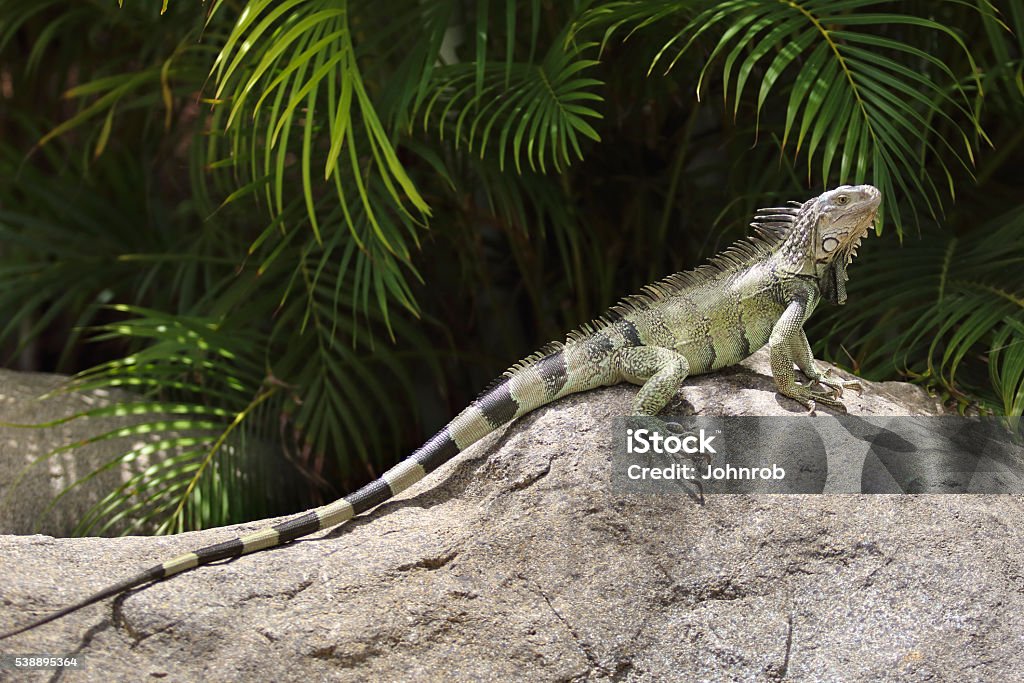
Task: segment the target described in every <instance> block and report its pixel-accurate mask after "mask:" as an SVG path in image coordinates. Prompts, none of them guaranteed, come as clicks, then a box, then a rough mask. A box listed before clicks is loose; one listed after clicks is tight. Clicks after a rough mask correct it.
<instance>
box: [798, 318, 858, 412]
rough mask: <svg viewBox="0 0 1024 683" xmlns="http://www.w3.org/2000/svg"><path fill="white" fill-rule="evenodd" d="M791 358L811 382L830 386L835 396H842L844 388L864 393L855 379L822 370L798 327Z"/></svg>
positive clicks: (828, 369)
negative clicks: (840, 377)
mask: <svg viewBox="0 0 1024 683" xmlns="http://www.w3.org/2000/svg"><path fill="white" fill-rule="evenodd" d="M793 360H794V361H795V362H796V366H797V367H798V368H800V370H801V372H803V373H804V374H805V375H807V378H808V379H810V380H811V381H812V382H818V383H819V384H822V385H824V386H827V387H831V389H832V390H833V392H834V393H835V397H836V398H842V396H843V390H844V389H853V390H854V391H856V392H857V393H858V394H862V393H864V387H863V385H861V383H860V382H858V381H857V380H844V379H839V378H838V377H833V376H832V369H831V368H826V369H825V370H822V369H821V368H819V367H818V364H817V363H816V362H815V361H814V354H813V353H811V343H810V342H809V341H808V340H807V333H806V332H804V330H803V328H802V327H801V328H800V334H799V335H797V338H796V339H795V340H793Z"/></svg>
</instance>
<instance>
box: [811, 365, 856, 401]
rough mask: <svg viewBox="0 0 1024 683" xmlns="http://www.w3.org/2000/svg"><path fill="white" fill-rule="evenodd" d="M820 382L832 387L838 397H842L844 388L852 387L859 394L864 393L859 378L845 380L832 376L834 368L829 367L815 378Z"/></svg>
mask: <svg viewBox="0 0 1024 683" xmlns="http://www.w3.org/2000/svg"><path fill="white" fill-rule="evenodd" d="M815 379H816V381H817V382H818V383H819V384H822V385H824V386H826V387H828V388H829V389H831V391H832V393H833V395H834V396H835V397H836V398H842V396H843V390H844V389H852V390H853V391H856V392H857V395H858V396H863V395H864V386H863V385H862V384H861V383H860V382H858V381H857V380H845V379H838V378H835V377H832V368H828V369H826V370H825V372H823V373H821V375H819V376H818V377H816V378H815Z"/></svg>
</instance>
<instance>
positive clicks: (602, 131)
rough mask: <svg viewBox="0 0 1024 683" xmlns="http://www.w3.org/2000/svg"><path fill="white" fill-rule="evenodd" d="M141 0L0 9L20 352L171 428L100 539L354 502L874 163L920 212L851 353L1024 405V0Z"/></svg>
mask: <svg viewBox="0 0 1024 683" xmlns="http://www.w3.org/2000/svg"><path fill="white" fill-rule="evenodd" d="M123 4H124V6H123V7H119V6H118V3H116V2H114V0H76V1H74V2H72V1H70V0H0V141H2V142H0V352H2V356H0V363H3V364H4V365H6V366H8V367H11V368H19V369H25V370H41V371H48V372H50V371H58V372H65V373H75V374H78V377H79V385H80V386H85V387H89V386H120V387H127V388H129V389H132V390H134V391H135V392H137V393H138V394H139V395H140V396H141V397H143V400H141V401H140V403H138V404H137V405H135V406H134V407H133V408H132V410H133V411H134V412H135V413H137V414H138V415H139V418H138V419H139V420H140V421H141V423H142V425H141V426H140V427H139V431H140V433H142V432H143V431H151V430H156V431H158V432H160V433H164V432H166V436H165V437H164V438H163V439H162V440H160V441H157V442H155V443H150V445H148V446H146V448H147V449H149V451H151V452H152V453H154V454H156V455H158V456H159V457H158V458H157V460H156V461H155V463H156V464H154V466H153V467H152V468H150V470H149V471H147V472H146V473H145V474H144V475H140V477H138V478H136V479H135V480H133V481H131V482H128V483H127V484H126V485H125V486H123V487H122V488H121V489H119V490H118V491H113V492H111V495H110V496H109V497H108V498H107V499H106V500H105V501H104V502H103V503H102V504H100V505H99V506H97V508H96V509H95V510H94V511H93V514H91V515H90V516H89V518H88V519H86V520H83V524H82V526H81V528H80V531H81V532H83V533H101V532H103V530H104V529H105V525H106V524H107V522H109V521H110V520H111V519H115V518H117V517H118V516H128V517H135V518H138V519H139V520H140V521H153V520H155V521H157V522H159V523H161V524H162V527H161V528H162V530H164V531H174V530H181V529H187V528H197V527H202V526H209V525H214V524H223V523H228V522H231V521H237V520H241V519H248V518H252V517H256V516H260V515H265V514H272V513H275V512H282V511H285V510H291V509H296V508H300V507H305V506H307V505H308V504H310V503H317V502H321V501H323V500H327V499H332V498H334V497H335V496H337V495H339V494H340V493H342V492H344V491H347V490H351V489H352V488H353V487H355V486H357V485H358V484H360V483H362V482H364V481H366V480H368V479H369V478H371V477H372V476H374V475H378V474H379V473H380V472H381V471H382V470H383V469H384V468H385V467H386V466H387V465H388V464H389V463H392V462H394V461H395V460H396V459H397V458H399V457H401V456H403V455H404V454H406V453H407V452H408V451H410V450H411V449H412V448H414V447H415V446H416V445H418V443H419V442H421V441H422V440H423V438H424V437H425V436H429V434H430V433H432V431H433V430H435V429H436V428H438V427H439V426H440V425H441V424H443V423H444V421H445V420H446V419H447V418H449V417H450V416H452V415H453V414H455V413H456V412H457V411H458V410H460V409H461V408H462V407H463V406H464V405H465V404H466V403H467V402H468V401H469V400H470V399H471V398H472V397H473V396H474V394H475V393H476V392H477V391H478V390H479V389H480V388H481V387H482V386H483V385H485V384H486V383H487V382H488V380H489V379H490V378H492V377H493V376H494V375H496V374H497V373H499V372H500V371H502V370H503V369H504V368H505V367H507V366H509V365H511V364H512V362H513V361H515V360H516V359H518V358H519V357H522V356H524V355H526V354H527V353H529V352H530V351H532V350H533V349H535V348H537V347H538V346H540V345H541V344H542V343H543V342H546V341H549V340H551V339H560V338H563V337H564V333H565V331H566V330H568V329H570V328H572V327H574V326H577V325H579V324H580V323H582V322H585V321H587V320H588V319H590V318H593V317H595V316H596V315H598V314H599V313H601V311H602V310H603V309H604V308H605V307H607V306H608V305H610V304H612V303H614V302H615V300H616V299H618V298H619V297H620V296H622V295H624V294H627V293H630V292H632V291H635V290H637V289H638V288H639V287H640V286H641V285H643V284H645V283H647V282H650V281H652V280H655V279H658V278H660V277H663V276H664V275H666V274H668V273H671V272H673V271H674V270H678V269H682V268H687V267H691V266H694V265H696V264H698V263H699V262H700V261H701V260H702V259H703V258H705V257H707V256H709V255H711V254H713V253H714V252H716V251H717V250H719V249H721V248H723V247H724V246H726V245H727V244H728V243H730V242H731V241H733V240H735V239H738V238H740V237H742V236H743V235H745V234H746V230H747V228H746V225H747V222H748V221H749V218H750V216H751V215H752V213H753V211H754V209H756V208H757V207H759V206H766V205H768V206H770V205H777V204H778V203H780V202H784V201H785V200H789V199H797V200H804V199H806V198H808V197H810V196H812V195H814V194H817V193H819V192H821V191H822V190H823V189H826V188H828V187H831V186H834V185H837V184H840V183H860V182H869V183H873V184H876V185H878V186H879V187H880V188H881V189H882V190H883V192H884V195H885V198H884V204H883V209H884V217H883V220H882V221H881V222H880V226H879V229H880V231H881V235H880V237H877V238H872V239H871V240H869V241H868V242H866V243H865V246H864V247H863V248H862V250H861V253H860V257H859V258H858V259H857V261H856V262H855V263H854V265H853V267H852V268H851V271H850V274H851V282H850V288H849V293H850V302H849V304H848V305H846V306H845V307H843V308H836V309H832V310H826V309H822V310H820V311H819V312H818V313H817V315H816V318H815V321H814V323H813V328H812V329H811V330H810V334H809V336H810V337H811V339H812V341H814V342H816V343H817V349H816V350H817V353H818V355H819V356H822V357H825V358H828V359H830V360H833V361H835V362H837V363H839V364H840V365H842V366H845V367H847V368H851V369H853V370H855V371H856V372H858V373H860V374H862V375H863V376H865V377H868V378H871V379H910V380H913V381H916V382H920V383H922V384H924V385H927V386H929V387H931V388H933V389H934V390H935V391H937V392H940V393H941V394H942V395H943V397H945V398H946V399H947V400H949V401H950V402H951V403H955V404H957V405H959V406H960V407H961V408H966V407H968V406H972V407H974V408H976V409H981V410H985V411H991V412H995V413H997V414H1006V415H1017V416H1019V415H1020V414H1021V412H1022V410H1024V385H1022V382H1024V343H1022V342H1024V314H1022V309H1024V279H1022V277H1021V273H1022V269H1024V78H1022V70H1024V61H1022V49H1021V48H1022V40H1024V7H1022V3H1020V2H1017V1H1015V0H1003V1H1002V2H994V3H992V4H989V3H987V2H984V1H979V2H976V3H974V2H953V1H947V2H936V1H934V0H930V1H927V2H915V1H906V2H876V1H868V0H834V1H828V0H794V1H793V2H788V1H779V0H732V1H730V2H721V3H719V2H704V1H697V0H674V1H673V0H664V1H661V0H659V1H649V2H599V1H594V2H568V1H567V2H561V1H559V2H552V1H549V0H544V1H542V0H525V1H522V2H518V3H513V2H509V3H504V2H497V1H489V0H406V1H401V2H399V1H396V2H379V1H368V0H348V1H346V0H274V1H272V2H271V1H268V0H247V1H246V0H223V1H215V2H206V3H201V2H198V1H197V0H169V1H167V2H165V3H163V4H164V7H163V8H161V7H160V4H161V3H157V2H150V1H145V2H144V1H141V0H127V1H126V2H124V3H123ZM162 9H163V10H165V11H161V10H162ZM121 408H122V409H124V407H123V406H122V407H121ZM85 419H87V417H86V418H85ZM97 438H105V435H98V436H97ZM255 452H263V453H267V452H269V453H270V454H271V457H272V459H273V462H275V463H279V464H278V465H275V466H274V467H271V468H269V469H268V468H266V467H263V466H257V463H255V462H254V461H253V456H252V453H255ZM141 454H143V453H142V452H132V453H126V454H125V456H124V457H125V458H132V457H137V456H139V455H141ZM288 472H291V473H292V474H290V475H289V474H287V473H288ZM295 473H298V475H296V474H295ZM283 482H291V483H290V484H288V485H285V484H284V483H283Z"/></svg>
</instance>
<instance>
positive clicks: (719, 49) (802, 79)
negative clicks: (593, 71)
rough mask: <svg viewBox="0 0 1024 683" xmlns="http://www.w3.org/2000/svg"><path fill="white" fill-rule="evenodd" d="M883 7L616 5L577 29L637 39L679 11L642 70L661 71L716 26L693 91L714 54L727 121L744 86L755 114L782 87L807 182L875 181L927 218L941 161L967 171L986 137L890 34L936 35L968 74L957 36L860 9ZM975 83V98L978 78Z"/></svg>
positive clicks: (937, 194) (952, 81)
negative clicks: (728, 102)
mask: <svg viewBox="0 0 1024 683" xmlns="http://www.w3.org/2000/svg"><path fill="white" fill-rule="evenodd" d="M882 4H885V3H882V2H879V0H848V1H844V2H830V1H828V0H802V1H800V2H784V3H780V2H775V1H770V0H730V1H729V2H724V3H691V2H657V3H638V2H620V3H610V4H608V5H604V6H602V7H600V8H597V9H594V10H592V11H591V12H590V13H588V14H585V15H584V17H583V18H582V19H581V22H580V25H579V26H578V27H577V30H578V31H582V30H586V29H587V28H590V27H593V26H595V25H606V26H607V28H606V30H605V37H604V40H605V41H606V42H607V40H609V39H610V37H611V36H612V35H613V34H614V33H615V32H616V31H619V30H621V29H623V28H625V27H626V26H630V25H632V26H633V31H632V32H633V33H635V32H637V31H639V30H641V29H643V28H646V27H648V26H650V25H651V24H653V23H654V22H655V21H660V20H663V19H668V18H673V17H676V16H682V17H684V18H685V19H686V23H685V25H684V26H683V28H682V29H680V30H679V31H677V32H676V33H675V34H674V35H672V36H671V38H670V39H668V40H667V41H666V42H665V43H664V45H663V47H662V49H661V51H660V52H659V53H658V55H657V56H656V57H655V59H654V61H653V62H652V64H651V67H650V69H651V70H654V69H655V68H656V67H658V66H659V65H661V66H664V69H665V71H669V70H671V69H672V67H673V66H675V65H676V64H677V63H678V62H679V60H680V59H681V58H682V57H683V56H684V55H687V54H689V53H690V52H691V51H693V50H696V49H699V46H701V45H702V44H703V40H707V39H709V37H710V36H711V35H713V33H714V32H715V30H717V31H718V32H719V35H718V37H717V38H710V42H709V48H708V49H709V52H708V54H707V57H706V58H704V59H702V62H703V66H702V67H701V69H700V79H699V80H698V84H697V93H698V96H700V93H701V89H702V87H703V83H704V81H705V80H706V79H707V78H708V76H709V75H710V74H711V67H712V65H713V64H718V63H719V60H718V58H719V57H721V58H722V60H721V67H720V68H721V72H720V78H721V83H722V92H723V96H724V97H725V98H726V99H729V98H730V97H731V99H732V100H733V113H734V115H735V114H736V113H738V110H739V106H740V103H741V102H743V101H744V93H745V91H746V88H747V86H748V84H750V83H751V82H754V83H756V82H757V81H759V82H760V83H759V85H758V86H757V99H756V105H755V112H756V115H757V116H758V117H760V116H761V114H762V112H763V111H764V107H765V105H766V103H767V102H768V98H769V95H770V94H771V92H772V91H773V90H774V89H775V87H776V85H777V84H780V83H784V84H786V85H787V86H788V89H789V98H788V103H787V104H786V105H785V109H784V111H785V123H784V126H783V133H782V143H781V145H782V147H783V149H785V148H786V147H787V146H788V144H789V142H790V140H793V143H794V145H795V152H794V154H795V155H797V156H799V155H800V153H801V152H803V155H804V156H805V157H806V159H807V170H808V177H809V178H810V177H812V176H815V175H816V176H817V177H818V178H819V179H820V180H819V181H820V182H821V183H822V184H823V185H826V186H830V185H834V184H837V183H861V182H871V183H872V184H874V185H876V186H877V187H879V188H880V189H881V190H882V191H883V194H884V195H885V196H886V197H892V198H895V197H908V198H913V199H915V200H916V201H915V202H914V203H912V204H911V206H912V207H913V206H914V205H915V204H917V203H922V202H923V204H924V206H925V207H926V208H927V209H928V211H929V212H930V213H931V214H932V215H933V216H935V215H937V214H938V213H939V212H941V211H942V207H943V197H944V196H945V195H946V194H947V193H948V194H949V195H950V196H952V195H953V192H954V183H953V176H952V174H951V171H950V168H949V165H948V164H949V161H948V160H950V159H951V160H952V161H953V162H955V163H957V164H959V165H961V166H962V167H964V168H965V169H967V171H968V172H969V171H970V168H971V164H972V163H973V159H974V156H973V155H974V151H973V145H974V142H973V139H972V135H974V134H977V135H979V136H981V137H982V138H984V133H983V131H982V130H981V124H980V122H979V120H978V117H977V115H976V113H975V110H974V102H973V101H972V100H971V99H970V98H969V97H968V96H967V94H966V93H965V92H964V91H963V90H962V89H961V88H960V86H959V81H960V78H959V76H958V75H957V74H955V73H953V72H952V70H951V69H950V68H949V67H948V66H947V65H946V63H945V62H944V61H942V60H941V59H939V58H938V57H935V56H934V55H932V54H931V53H929V52H928V51H926V50H923V49H921V48H920V47H918V46H917V45H916V44H915V43H911V42H908V41H906V40H905V39H900V38H899V37H896V35H897V34H898V32H897V31H896V30H895V29H912V30H923V31H927V32H935V33H937V34H939V35H941V36H942V37H943V38H944V39H945V40H948V41H950V42H951V43H952V44H954V45H956V46H957V47H958V48H960V49H961V51H962V53H963V56H964V57H965V59H966V61H967V63H968V64H969V71H968V73H969V74H972V75H973V74H975V72H976V71H977V68H976V64H975V62H974V59H973V57H972V55H971V52H970V50H968V47H967V45H966V43H965V42H964V40H963V39H962V38H961V36H960V35H959V34H958V33H957V32H956V31H954V30H953V29H951V28H949V27H947V26H945V25H944V24H942V23H941V22H939V21H936V20H933V19H929V18H924V17H920V16H915V15H910V14H899V13H894V12H867V11H865V10H869V9H874V8H875V7H876V6H878V5H882ZM982 11H985V10H984V9H983V10H982ZM670 55H674V56H671V59H670V58H669V57H670ZM666 62H667V63H666ZM787 73H789V74H790V75H789V77H788V78H785V79H784V78H782V77H783V75H784V74H787ZM975 83H976V85H978V88H979V94H980V81H978V80H977V78H975ZM772 106H776V107H778V106H779V105H776V104H774V103H773V105H772ZM779 108H780V109H781V107H779ZM936 119H937V120H936ZM926 161H928V162H931V163H933V166H928V165H927V164H926ZM940 186H945V191H943V190H941V189H940ZM884 210H887V211H891V212H892V216H893V218H894V220H895V222H896V224H897V227H899V226H900V225H902V219H901V216H900V209H899V205H898V203H896V202H892V201H890V202H887V203H886V206H885V207H884Z"/></svg>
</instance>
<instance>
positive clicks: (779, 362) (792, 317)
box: [768, 298, 843, 414]
mask: <svg viewBox="0 0 1024 683" xmlns="http://www.w3.org/2000/svg"><path fill="white" fill-rule="evenodd" d="M806 319H807V301H806V299H804V298H798V299H796V300H794V301H793V302H792V303H790V304H789V307H788V308H786V311H785V312H784V313H783V314H782V316H781V317H780V318H779V320H778V322H776V323H775V327H773V328H772V334H771V336H770V337H769V338H768V349H769V351H770V353H771V362H772V376H773V377H774V378H775V386H776V387H777V388H778V390H779V393H780V394H782V395H784V396H788V397H790V398H791V399H793V400H794V401H796V402H798V403H800V404H801V405H803V406H804V407H806V408H807V409H808V410H807V412H808V413H811V414H813V413H814V409H815V404H816V403H823V404H825V405H827V406H832V407H833V408H842V407H843V404H842V402H841V401H840V400H839V399H838V398H837V397H836V395H835V394H833V392H832V390H831V388H830V390H829V391H814V390H812V389H809V388H807V387H806V386H803V385H801V384H798V383H797V381H796V370H795V369H794V368H793V364H794V363H798V364H799V363H801V362H803V363H804V364H805V365H806V367H807V368H811V369H812V372H817V368H815V366H814V358H813V357H812V356H811V349H810V345H809V344H807V336H806V335H805V334H804V331H803V324H804V320H806ZM804 345H806V352H804V351H802V350H801V352H800V353H794V349H795V348H800V347H801V346H804ZM804 353H806V357H803V356H804ZM808 359H809V360H810V362H807V361H808ZM800 369H801V370H804V366H803V365H802V366H801V368H800ZM817 374H818V377H821V376H823V374H824V373H821V372H817ZM808 376H810V375H808ZM818 377H814V378H812V379H818ZM829 386H830V387H831V385H829Z"/></svg>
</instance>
